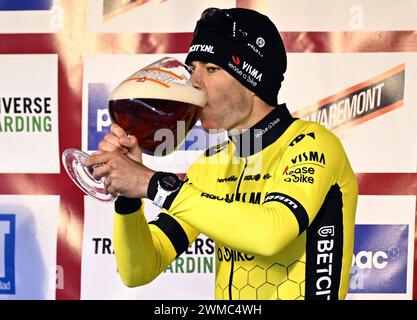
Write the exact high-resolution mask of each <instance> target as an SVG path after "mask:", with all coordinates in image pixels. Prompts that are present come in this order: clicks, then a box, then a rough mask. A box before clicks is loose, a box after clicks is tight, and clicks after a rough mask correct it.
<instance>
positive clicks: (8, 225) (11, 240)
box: [0, 213, 16, 295]
mask: <svg viewBox="0 0 417 320" xmlns="http://www.w3.org/2000/svg"><path fill="white" fill-rule="evenodd" d="M15 235H16V216H15V215H14V214H1V213H0V295H1V294H15V293H16V287H15Z"/></svg>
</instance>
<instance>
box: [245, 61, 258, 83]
mask: <svg viewBox="0 0 417 320" xmlns="http://www.w3.org/2000/svg"><path fill="white" fill-rule="evenodd" d="M243 70H245V71H246V73H248V74H249V75H251V76H252V77H254V78H255V79H256V80H258V81H261V80H262V73H260V72H259V71H258V69H255V68H254V67H252V66H251V65H250V64H249V63H247V62H246V61H243Z"/></svg>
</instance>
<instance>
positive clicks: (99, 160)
mask: <svg viewBox="0 0 417 320" xmlns="http://www.w3.org/2000/svg"><path fill="white" fill-rule="evenodd" d="M115 155H117V153H115V152H104V153H102V154H98V155H97V154H92V155H90V156H89V157H88V158H87V159H86V160H85V161H84V165H85V166H87V167H91V166H94V165H98V164H105V163H107V162H108V161H109V160H110V159H112V158H114V157H115Z"/></svg>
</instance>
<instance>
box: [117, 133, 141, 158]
mask: <svg viewBox="0 0 417 320" xmlns="http://www.w3.org/2000/svg"><path fill="white" fill-rule="evenodd" d="M119 143H120V144H121V145H122V146H124V147H126V148H127V149H128V150H129V152H128V156H129V157H130V158H131V159H133V160H135V161H140V160H141V159H142V149H141V148H140V147H139V143H138V140H137V139H136V137H135V136H128V137H122V138H120V139H119Z"/></svg>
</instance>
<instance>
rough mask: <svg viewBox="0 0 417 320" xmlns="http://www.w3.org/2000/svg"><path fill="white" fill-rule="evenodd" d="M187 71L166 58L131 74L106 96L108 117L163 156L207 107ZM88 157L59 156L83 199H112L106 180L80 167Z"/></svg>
mask: <svg viewBox="0 0 417 320" xmlns="http://www.w3.org/2000/svg"><path fill="white" fill-rule="evenodd" d="M189 71H190V70H189V68H188V67H187V66H186V65H184V64H183V63H182V62H181V61H179V60H177V59H175V58H171V57H165V58H162V59H160V60H158V61H156V62H154V63H152V64H150V65H148V66H146V67H144V68H142V69H140V70H139V71H137V72H135V73H134V74H132V75H131V76H130V77H128V78H127V79H126V80H124V81H123V82H121V83H120V84H119V85H118V86H117V87H116V88H115V89H114V90H113V91H112V93H111V94H110V97H109V104H108V108H109V115H110V118H111V120H112V122H113V123H117V124H118V125H120V126H121V127H122V128H123V129H124V130H125V131H126V133H127V134H129V135H134V136H135V137H136V138H137V140H138V143H139V146H140V147H141V149H142V151H143V153H145V154H148V155H152V156H164V155H167V154H169V153H170V152H172V151H174V150H175V149H176V148H177V147H178V146H179V145H181V143H182V142H183V141H184V140H185V137H186V134H187V133H188V132H189V131H190V130H191V129H192V127H193V126H194V125H195V123H196V122H197V120H198V114H199V110H200V108H201V107H204V106H205V105H206V103H207V96H206V95H205V93H204V92H202V91H200V90H198V89H196V88H194V87H193V86H192V84H191V83H190V72H189ZM88 157H89V155H88V154H87V153H85V152H83V151H81V150H78V149H66V150H65V151H64V152H63V154H62V162H63V165H64V168H65V170H66V172H67V173H68V175H69V176H70V177H71V179H72V180H73V181H74V183H75V184H76V185H77V186H78V187H79V188H80V189H81V190H83V191H84V192H85V193H86V194H88V195H90V196H92V197H95V198H97V199H99V200H102V201H113V200H115V197H114V196H113V195H111V194H109V193H108V192H107V191H106V187H105V185H104V178H102V179H100V180H96V179H95V178H94V176H93V168H88V167H86V166H84V161H85V160H86V159H87V158H88Z"/></svg>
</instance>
